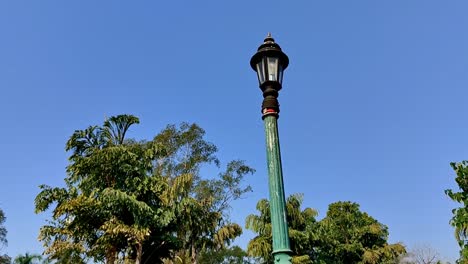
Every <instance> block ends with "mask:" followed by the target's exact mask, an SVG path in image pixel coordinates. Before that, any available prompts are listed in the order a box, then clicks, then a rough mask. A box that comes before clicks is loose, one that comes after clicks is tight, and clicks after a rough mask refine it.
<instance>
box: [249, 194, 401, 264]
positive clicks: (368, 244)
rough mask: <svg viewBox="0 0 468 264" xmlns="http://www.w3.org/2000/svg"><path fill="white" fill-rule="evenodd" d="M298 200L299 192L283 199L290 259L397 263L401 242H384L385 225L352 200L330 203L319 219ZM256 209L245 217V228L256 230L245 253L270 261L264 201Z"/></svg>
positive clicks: (338, 262)
mask: <svg viewBox="0 0 468 264" xmlns="http://www.w3.org/2000/svg"><path fill="white" fill-rule="evenodd" d="M301 204H302V196H301V195H292V196H290V197H288V199H287V202H286V206H287V207H286V208H287V219H288V225H289V238H290V244H291V250H292V251H293V259H292V262H293V263H335V264H341V263H342V264H353V263H362V264H377V263H379V264H380V263H397V262H396V261H397V260H398V258H399V257H400V256H401V255H402V254H404V253H405V252H406V250H405V247H404V246H403V245H402V244H399V243H397V244H388V242H387V239H388V229H387V227H386V226H385V225H383V224H381V223H379V222H378V221H377V220H375V219H374V218H372V217H370V216H369V215H368V214H367V213H363V212H361V211H360V210H359V205H358V204H356V203H351V202H337V203H333V204H331V205H330V206H329V208H328V211H327V215H326V216H325V218H323V219H322V220H321V221H316V218H315V217H316V216H317V213H316V211H315V210H313V209H311V208H306V209H304V210H301V209H300V208H301ZM257 210H258V211H259V212H260V214H259V215H249V216H248V217H247V219H246V228H248V229H251V230H252V231H254V232H256V233H257V236H256V237H254V238H253V239H252V240H251V241H250V242H249V244H248V248H247V253H248V254H249V255H251V256H256V257H260V258H261V259H262V261H263V263H272V261H273V258H272V235H271V231H272V229H271V221H270V209H269V203H268V201H267V200H260V201H259V202H258V204H257Z"/></svg>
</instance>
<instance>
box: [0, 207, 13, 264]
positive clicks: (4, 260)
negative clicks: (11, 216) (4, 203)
mask: <svg viewBox="0 0 468 264" xmlns="http://www.w3.org/2000/svg"><path fill="white" fill-rule="evenodd" d="M5 221H6V216H5V213H4V212H3V210H2V209H0V249H1V248H2V247H3V246H6V245H7V243H8V240H7V238H6V236H7V233H8V232H7V229H6V227H5V226H4V224H5ZM10 261H11V258H10V257H9V256H8V255H6V254H3V255H0V264H9V263H10Z"/></svg>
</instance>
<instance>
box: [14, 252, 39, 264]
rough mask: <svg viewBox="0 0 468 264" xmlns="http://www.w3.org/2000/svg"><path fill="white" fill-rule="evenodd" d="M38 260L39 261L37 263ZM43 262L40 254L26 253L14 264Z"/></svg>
mask: <svg viewBox="0 0 468 264" xmlns="http://www.w3.org/2000/svg"><path fill="white" fill-rule="evenodd" d="M36 260H37V261H36ZM40 260H42V256H41V255H38V254H29V253H25V254H24V255H21V254H20V255H19V256H17V257H16V258H15V260H14V262H13V263H14V264H36V263H39V261H40Z"/></svg>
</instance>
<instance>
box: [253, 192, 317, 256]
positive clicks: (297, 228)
mask: <svg viewBox="0 0 468 264" xmlns="http://www.w3.org/2000/svg"><path fill="white" fill-rule="evenodd" d="M302 201H303V196H302V194H294V195H291V196H289V197H288V199H287V200H286V210H287V218H288V227H289V238H290V244H291V249H292V251H293V259H292V262H293V263H297V264H299V263H301V264H308V263H312V257H313V252H312V248H313V246H312V244H313V241H314V238H313V237H312V236H311V234H312V233H311V232H306V231H307V230H308V229H309V228H311V227H310V226H311V225H313V224H314V223H315V222H316V220H315V217H316V216H317V211H315V210H314V209H312V208H305V209H304V210H301V204H302ZM257 210H258V211H259V212H260V214H259V215H255V214H251V215H249V216H247V219H246V224H245V227H246V228H247V229H250V230H252V231H254V232H255V233H257V236H256V237H254V238H253V239H252V240H250V242H249V244H248V247H247V253H248V254H249V255H250V256H253V257H260V258H261V259H262V260H263V263H273V258H272V234H271V231H272V228H271V218H270V203H269V202H268V200H266V199H262V200H260V201H259V202H258V203H257Z"/></svg>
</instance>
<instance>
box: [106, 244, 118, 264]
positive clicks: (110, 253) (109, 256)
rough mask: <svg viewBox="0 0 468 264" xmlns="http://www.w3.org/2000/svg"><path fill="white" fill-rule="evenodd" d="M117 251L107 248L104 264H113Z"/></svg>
mask: <svg viewBox="0 0 468 264" xmlns="http://www.w3.org/2000/svg"><path fill="white" fill-rule="evenodd" d="M116 255H117V250H116V249H115V247H112V248H109V249H108V250H107V252H106V264H115V261H116V260H117V258H116Z"/></svg>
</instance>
